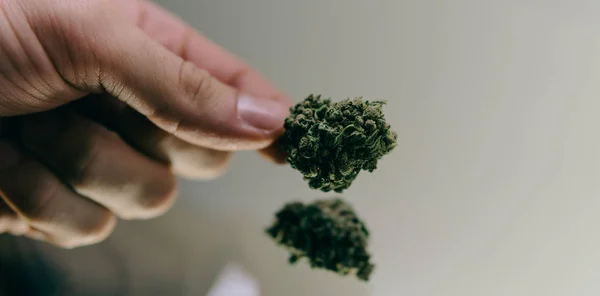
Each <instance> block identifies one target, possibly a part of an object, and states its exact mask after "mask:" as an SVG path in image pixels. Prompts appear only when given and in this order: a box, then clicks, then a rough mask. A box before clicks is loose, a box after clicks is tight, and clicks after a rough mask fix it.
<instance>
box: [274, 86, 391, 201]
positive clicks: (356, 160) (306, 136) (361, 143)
mask: <svg viewBox="0 0 600 296" xmlns="http://www.w3.org/2000/svg"><path fill="white" fill-rule="evenodd" d="M384 104H385V102H384V101H366V100H363V99H362V98H361V97H357V98H354V99H345V100H343V101H339V102H332V101H331V100H330V99H322V98H321V96H320V95H319V96H314V95H310V96H309V97H308V98H306V99H305V100H303V101H302V102H300V103H298V104H296V105H295V106H293V107H292V108H290V113H291V114H290V115H289V116H288V117H287V118H286V120H285V123H284V128H285V132H284V134H283V135H282V137H281V139H280V143H281V146H282V150H283V151H285V152H286V154H287V155H288V156H287V161H288V162H289V163H290V165H291V166H292V167H293V168H294V169H297V170H298V171H300V172H301V173H302V175H303V178H304V179H305V180H307V181H308V184H309V186H310V188H312V189H320V190H321V191H323V192H329V191H332V190H333V191H335V192H338V193H341V192H343V191H344V190H345V189H347V188H348V187H350V185H351V184H352V182H353V181H354V179H356V177H357V175H358V174H359V173H360V171H361V170H366V171H369V172H373V171H374V170H375V169H376V168H377V161H378V160H379V159H381V158H382V157H383V156H384V155H386V154H387V153H389V152H390V151H392V149H393V148H394V147H395V146H396V137H397V135H396V133H395V132H394V131H392V130H391V129H390V125H389V124H388V123H387V122H386V120H385V117H384V114H383V112H382V106H383V105H384Z"/></svg>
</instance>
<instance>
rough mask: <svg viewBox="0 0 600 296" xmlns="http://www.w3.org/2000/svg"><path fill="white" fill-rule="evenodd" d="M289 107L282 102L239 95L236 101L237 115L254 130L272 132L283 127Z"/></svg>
mask: <svg viewBox="0 0 600 296" xmlns="http://www.w3.org/2000/svg"><path fill="white" fill-rule="evenodd" d="M288 113H289V106H287V105H286V104H285V103H284V102H281V101H278V100H275V99H267V98H256V97H252V96H249V95H246V94H244V95H241V96H240V97H239V99H238V114H239V115H240V117H241V119H242V120H243V121H244V122H245V123H246V124H248V125H250V126H253V127H254V128H257V129H261V130H265V131H273V130H277V129H280V128H281V127H283V123H284V121H285V118H286V116H287V115H288Z"/></svg>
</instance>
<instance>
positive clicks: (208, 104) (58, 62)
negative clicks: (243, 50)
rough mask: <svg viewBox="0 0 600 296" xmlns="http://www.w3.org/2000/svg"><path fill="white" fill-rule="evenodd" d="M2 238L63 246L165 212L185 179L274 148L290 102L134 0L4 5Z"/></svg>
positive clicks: (0, 55)
mask: <svg viewBox="0 0 600 296" xmlns="http://www.w3.org/2000/svg"><path fill="white" fill-rule="evenodd" d="M0 13H1V15H2V17H0V195H1V196H2V199H0V233H11V234H13V235H25V236H28V237H31V238H34V239H40V240H44V241H47V242H50V243H52V244H55V245H57V246H60V247H64V248H72V247H77V246H82V245H88V244H93V243H96V242H99V241H101V240H103V239H105V238H106V237H107V236H108V235H109V234H110V233H111V232H112V230H113V228H114V226H115V224H116V219H117V218H121V219H147V218H151V217H156V216H157V215H160V214H162V213H164V212H165V211H166V210H167V209H168V208H169V207H170V206H171V205H172V204H173V201H174V197H175V195H176V179H175V177H174V175H175V174H180V175H183V176H187V177H192V178H214V177H216V176H218V175H220V174H222V172H223V171H224V168H225V167H226V165H227V163H228V159H229V157H230V153H231V152H232V151H235V150H246V149H252V150H260V151H262V152H263V154H265V155H267V156H269V157H270V158H271V159H273V160H275V161H277V162H280V161H281V157H280V156H278V155H277V153H276V150H274V149H271V148H270V147H272V146H271V144H272V143H273V141H274V140H275V139H276V138H277V137H278V136H279V135H280V134H281V132H282V129H283V121H284V118H285V116H287V114H288V110H289V109H288V108H289V106H290V105H291V104H292V102H291V100H289V99H288V98H287V97H286V96H285V95H283V94H282V93H280V92H279V91H277V90H276V89H275V88H274V87H273V86H272V85H271V84H270V83H269V82H267V81H266V80H265V79H264V78H263V77H261V75H260V74H258V73H257V72H256V71H255V70H253V69H251V68H250V67H249V66H248V65H246V64H244V63H243V62H242V61H240V60H239V59H237V58H236V57H234V56H232V55H231V54H229V53H227V52H226V51H225V50H223V49H222V48H220V47H219V46H217V45H215V44H214V43H212V42H210V41H209V40H207V39H206V38H205V37H203V36H201V35H200V34H199V33H197V32H195V31H194V30H192V28H190V27H189V26H188V25H186V24H184V23H183V22H181V21H180V20H179V19H177V18H175V17H174V16H172V15H171V14H169V13H167V12H166V11H164V10H163V9H161V8H159V7H158V6H156V5H155V4H152V3H150V2H147V1H141V0H140V1H137V0H79V1H64V0H0Z"/></svg>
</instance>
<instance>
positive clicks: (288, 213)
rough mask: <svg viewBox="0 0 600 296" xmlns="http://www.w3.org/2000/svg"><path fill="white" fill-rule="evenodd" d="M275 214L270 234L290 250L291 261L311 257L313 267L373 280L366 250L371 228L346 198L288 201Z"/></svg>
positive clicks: (268, 230)
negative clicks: (346, 201) (344, 199)
mask: <svg viewBox="0 0 600 296" xmlns="http://www.w3.org/2000/svg"><path fill="white" fill-rule="evenodd" d="M275 217H276V220H275V222H274V223H273V224H272V225H271V226H270V227H269V228H267V229H266V233H267V234H268V235H269V236H270V237H272V238H273V239H274V240H275V241H276V242H277V244H278V245H281V246H283V247H285V248H287V249H288V250H290V253H291V255H290V257H289V262H290V263H291V264H294V263H296V262H298V260H300V259H302V258H307V259H308V261H309V264H310V266H311V267H312V268H321V269H325V270H329V271H333V272H336V273H338V274H340V275H344V276H345V275H348V274H351V273H354V274H356V276H357V277H358V278H359V279H361V280H364V281H368V280H369V277H370V275H371V272H372V271H373V269H374V265H373V264H371V263H370V261H369V260H370V257H371V256H370V254H369V253H368V252H367V250H366V247H367V243H368V239H369V231H368V230H367V228H366V226H365V225H364V223H363V222H362V221H361V220H360V219H359V218H358V217H357V216H356V214H355V212H354V210H353V209H352V207H351V206H350V205H349V204H347V203H345V202H344V201H343V200H342V199H340V198H335V199H331V200H317V201H315V202H313V203H311V204H307V205H305V204H302V203H300V202H293V203H288V204H286V205H285V206H284V207H283V208H282V209H281V210H280V211H279V212H278V213H277V214H276V216H275Z"/></svg>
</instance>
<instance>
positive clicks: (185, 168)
mask: <svg viewBox="0 0 600 296" xmlns="http://www.w3.org/2000/svg"><path fill="white" fill-rule="evenodd" d="M198 154H199V155H194V156H191V157H190V158H183V159H179V160H177V162H174V166H175V169H176V170H177V173H178V174H180V175H181V176H183V177H187V178H191V179H200V180H213V179H216V178H219V177H221V176H223V175H224V174H225V173H226V172H227V169H228V168H229V164H230V162H231V153H228V152H222V151H203V152H202V153H198Z"/></svg>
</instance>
